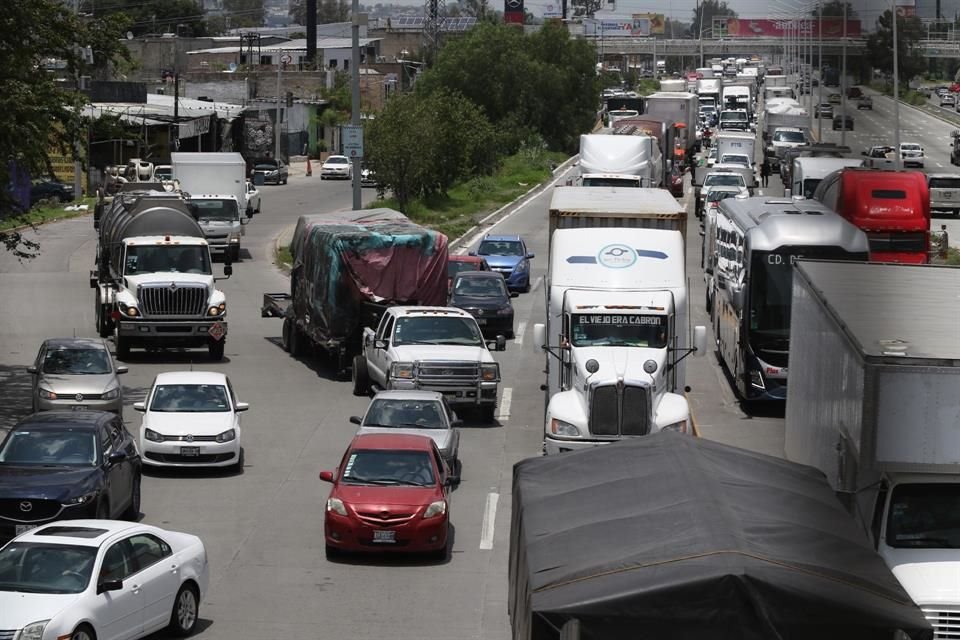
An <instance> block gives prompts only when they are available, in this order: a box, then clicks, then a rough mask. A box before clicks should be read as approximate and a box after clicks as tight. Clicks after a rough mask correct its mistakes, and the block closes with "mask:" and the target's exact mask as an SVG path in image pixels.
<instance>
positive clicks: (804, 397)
mask: <svg viewBox="0 0 960 640" xmlns="http://www.w3.org/2000/svg"><path fill="white" fill-rule="evenodd" d="M951 292H952V293H951ZM956 292H957V273H956V270H955V269H952V268H950V267H934V266H928V265H903V264H884V263H868V262H863V263H859V262H825V261H823V262H821V261H804V260H800V261H799V262H797V264H796V267H795V269H794V277H793V310H792V314H791V330H790V331H791V339H790V393H789V394H788V395H787V408H786V442H785V450H786V454H787V457H788V458H789V459H790V460H794V461H796V462H800V463H803V464H808V465H811V466H814V467H816V468H818V469H820V470H821V471H822V472H823V473H824V474H826V476H827V480H828V481H829V482H830V485H831V486H832V487H833V488H834V490H835V491H836V492H837V494H838V496H839V497H840V498H841V500H842V501H843V502H844V503H845V504H846V506H847V507H848V508H849V510H850V512H851V513H852V514H853V516H854V517H855V519H856V520H857V522H858V523H859V524H860V525H861V526H862V527H863V529H864V530H865V531H866V532H867V533H868V534H869V536H870V538H871V540H872V542H873V544H874V545H875V547H876V549H877V551H878V552H879V554H880V555H881V556H882V557H883V559H884V560H885V561H886V563H887V565H888V566H889V567H890V569H891V570H892V571H893V574H894V575H895V576H896V577H897V579H898V580H899V581H900V583H901V584H902V585H903V587H904V589H905V590H906V592H907V593H908V594H909V595H910V597H911V598H913V600H914V602H916V603H917V605H919V606H920V608H921V609H922V610H923V613H924V615H925V616H926V618H927V620H928V621H929V622H930V624H931V625H932V626H933V628H934V633H935V636H934V637H936V638H951V637H954V636H955V635H956V633H957V629H958V626H957V625H958V620H960V579H958V578H960V428H958V425H960V402H958V392H960V341H958V339H957V326H958V325H957V318H958V317H960V298H958V296H957V295H956Z"/></svg>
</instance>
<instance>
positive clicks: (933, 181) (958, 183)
mask: <svg viewBox="0 0 960 640" xmlns="http://www.w3.org/2000/svg"><path fill="white" fill-rule="evenodd" d="M930 188H931V189H960V178H930Z"/></svg>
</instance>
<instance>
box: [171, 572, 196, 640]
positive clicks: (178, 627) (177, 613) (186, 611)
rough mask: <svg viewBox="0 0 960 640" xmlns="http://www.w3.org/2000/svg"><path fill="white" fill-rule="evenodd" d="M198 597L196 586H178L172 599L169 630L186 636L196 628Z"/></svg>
mask: <svg viewBox="0 0 960 640" xmlns="http://www.w3.org/2000/svg"><path fill="white" fill-rule="evenodd" d="M199 600H200V598H199V597H198V596H197V588H196V587H194V586H193V585H192V584H185V585H183V586H182V587H180V591H178V592H177V597H176V598H174V600H173V611H172V612H171V613H170V626H169V627H168V628H169V629H170V632H171V633H172V634H174V635H176V636H180V637H186V636H189V635H190V634H191V633H193V631H194V629H196V628H197V619H198V616H199V613H200V602H199Z"/></svg>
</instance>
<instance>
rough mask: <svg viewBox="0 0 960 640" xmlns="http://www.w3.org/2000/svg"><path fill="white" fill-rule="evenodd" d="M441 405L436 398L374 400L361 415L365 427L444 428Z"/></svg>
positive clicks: (444, 422) (445, 425) (445, 426)
mask: <svg viewBox="0 0 960 640" xmlns="http://www.w3.org/2000/svg"><path fill="white" fill-rule="evenodd" d="M443 415H444V412H443V407H442V406H441V404H440V403H439V402H437V401H436V400H399V399H396V400H394V399H386V398H382V399H379V400H374V401H373V402H371V403H370V408H369V409H367V415H365V416H364V417H363V426H365V427H416V428H418V429H446V428H447V421H446V420H445V419H444V418H443Z"/></svg>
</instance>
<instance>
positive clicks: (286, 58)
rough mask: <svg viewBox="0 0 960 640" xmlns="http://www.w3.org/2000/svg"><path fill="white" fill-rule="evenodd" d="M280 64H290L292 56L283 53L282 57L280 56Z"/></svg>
mask: <svg viewBox="0 0 960 640" xmlns="http://www.w3.org/2000/svg"><path fill="white" fill-rule="evenodd" d="M280 62H282V63H283V64H290V63H291V62H293V56H291V55H290V54H289V53H285V54H283V55H282V56H280Z"/></svg>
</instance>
